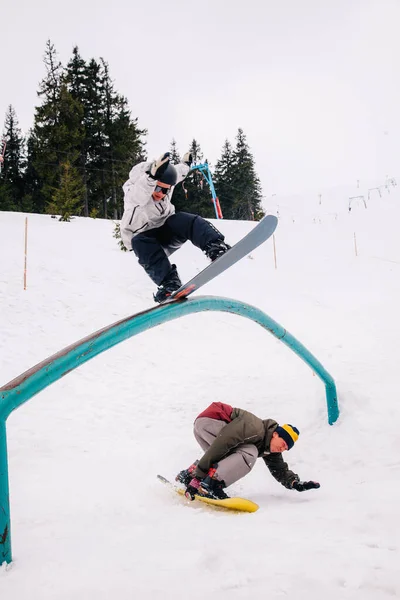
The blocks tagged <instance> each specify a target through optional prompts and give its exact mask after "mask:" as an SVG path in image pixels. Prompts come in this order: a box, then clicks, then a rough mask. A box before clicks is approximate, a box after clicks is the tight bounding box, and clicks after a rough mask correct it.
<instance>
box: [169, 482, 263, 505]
mask: <svg viewBox="0 0 400 600" xmlns="http://www.w3.org/2000/svg"><path fill="white" fill-rule="evenodd" d="M157 478H158V479H159V480H160V481H162V482H163V483H166V484H167V485H169V486H170V487H171V488H172V489H173V490H174V491H175V492H177V493H178V494H179V495H180V496H184V495H185V490H183V489H182V488H180V487H178V486H176V485H174V484H173V483H171V482H170V481H168V479H165V477H163V476H162V475H157ZM194 498H195V500H198V501H199V502H204V504H209V505H210V506H218V507H219V508H225V509H227V510H236V511H238V512H256V510H258V509H259V508H260V507H259V506H258V504H256V503H255V502H252V501H251V500H247V499H246V498H225V500H213V499H212V498H204V497H203V496H195V497H194Z"/></svg>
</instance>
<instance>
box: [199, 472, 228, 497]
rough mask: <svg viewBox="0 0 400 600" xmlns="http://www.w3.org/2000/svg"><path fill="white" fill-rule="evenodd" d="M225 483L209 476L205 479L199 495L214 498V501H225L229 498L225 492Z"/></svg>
mask: <svg viewBox="0 0 400 600" xmlns="http://www.w3.org/2000/svg"><path fill="white" fill-rule="evenodd" d="M224 487H226V486H225V481H218V479H213V478H212V477H210V476H209V475H207V477H205V478H204V479H203V480H202V482H201V484H200V487H199V489H198V492H197V493H198V495H199V496H203V497H205V498H212V499H213V500H225V499H226V498H229V496H228V494H226V493H225V492H224Z"/></svg>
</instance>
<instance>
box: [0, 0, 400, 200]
mask: <svg viewBox="0 0 400 600" xmlns="http://www.w3.org/2000/svg"><path fill="white" fill-rule="evenodd" d="M0 7H1V10H0V22H1V25H2V27H1V47H2V58H1V63H0V65H1V83H0V86H1V94H0V118H1V119H2V120H4V115H5V112H6V109H7V106H8V104H12V105H13V106H14V108H15V109H16V111H17V115H18V118H19V121H20V125H21V128H22V130H23V131H24V132H27V130H28V129H29V127H31V125H32V123H33V113H34V106H35V104H36V103H37V96H36V92H37V89H38V83H39V81H40V80H41V79H42V78H43V77H44V75H45V70H44V65H43V61H42V58H43V54H44V49H45V43H46V40H47V39H51V40H52V42H53V43H54V44H55V47H56V49H57V51H58V53H59V58H60V60H61V61H62V62H63V64H66V63H67V61H68V60H69V58H70V56H71V53H72V48H73V46H74V45H77V46H78V47H79V49H80V52H81V55H82V56H83V58H84V59H86V60H87V59H90V58H91V57H95V58H99V57H100V56H102V57H104V58H105V59H106V60H107V61H108V63H109V65H110V71H111V76H112V77H113V79H114V81H115V87H116V89H117V91H118V92H120V93H121V94H123V95H125V96H126V97H127V98H128V100H129V104H130V108H131V110H132V115H133V116H134V117H138V119H139V126H141V127H143V128H147V129H148V133H149V134H148V137H147V150H148V154H149V157H150V158H152V157H155V156H158V155H159V154H161V153H162V152H164V151H165V150H166V149H168V148H169V145H170V142H171V140H172V138H173V137H174V138H175V139H176V141H177V144H178V149H179V150H180V152H181V153H183V152H184V151H185V150H186V149H187V147H188V146H189V144H190V142H191V140H192V139H193V138H194V137H195V138H196V139H197V140H198V142H199V143H200V145H201V147H202V149H203V152H204V154H205V157H206V158H208V160H209V161H210V162H211V163H213V164H215V162H216V160H217V159H218V158H219V156H220V153H221V149H222V145H223V143H224V140H225V139H226V138H228V139H229V140H230V141H231V142H234V138H235V135H236V132H237V129H238V127H242V128H243V129H244V132H245V133H246V135H247V139H248V142H249V145H250V148H251V150H252V152H253V155H254V158H255V161H256V168H257V172H258V174H259V176H260V178H261V182H262V185H263V192H264V194H265V196H268V195H271V194H274V193H277V194H279V193H288V192H296V191H302V190H304V189H307V188H317V187H320V186H330V185H335V184H337V183H347V182H350V183H351V182H353V181H355V180H356V179H361V180H362V179H365V178H366V177H369V178H372V179H375V178H376V179H378V180H381V179H382V178H384V177H385V175H386V174H388V175H390V176H396V175H400V168H399V166H398V158H399V156H400V35H399V23H400V0H247V1H244V0H241V1H239V0H203V1H202V2H201V3H196V2H193V3H191V2H188V1H187V0H186V1H185V0H169V1H168V2H167V1H162V0H151V1H148V0H144V1H143V2H137V0H130V1H128V0H113V1H110V0H69V1H68V2H67V3H65V2H62V3H61V2H57V0H51V1H50V0H34V1H32V0H7V1H5V0H0Z"/></svg>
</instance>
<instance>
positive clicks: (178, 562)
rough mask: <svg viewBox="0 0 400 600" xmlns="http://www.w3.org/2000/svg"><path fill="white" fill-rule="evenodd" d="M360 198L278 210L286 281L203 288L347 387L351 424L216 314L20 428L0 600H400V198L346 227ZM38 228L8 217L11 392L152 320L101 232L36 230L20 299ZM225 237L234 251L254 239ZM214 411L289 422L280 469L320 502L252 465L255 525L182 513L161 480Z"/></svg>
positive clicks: (2, 375) (95, 375) (100, 373)
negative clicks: (50, 360)
mask: <svg viewBox="0 0 400 600" xmlns="http://www.w3.org/2000/svg"><path fill="white" fill-rule="evenodd" d="M389 191H390V192H391V193H390V194H389V193H388V192H389ZM348 195H349V194H348V193H347V192H346V193H344V192H343V191H340V190H338V191H337V192H336V200H335V201H334V200H333V196H334V194H333V195H332V198H331V202H330V203H327V202H326V203H325V202H324V200H325V197H324V196H323V199H322V202H321V203H320V204H319V203H318V201H317V198H309V199H308V201H305V203H298V204H296V203H294V202H293V200H292V201H286V203H285V202H281V206H280V208H279V213H280V224H279V226H278V229H277V232H276V235H275V242H276V253H277V268H275V264H274V255H273V244H272V241H269V242H267V243H266V244H264V245H263V246H262V247H260V248H259V249H257V250H256V251H255V252H254V253H252V255H251V258H246V259H244V260H242V261H241V262H240V263H238V264H237V265H236V266H235V267H233V268H232V269H231V270H230V271H228V272H226V273H225V274H223V275H221V276H220V277H219V278H218V279H216V280H215V281H214V282H212V283H210V284H208V285H207V286H206V287H205V288H203V289H202V290H201V294H202V295H203V294H209V295H219V296H226V297H232V298H237V299H239V300H242V301H245V302H249V303H251V304H254V305H256V306H257V307H258V308H260V309H261V310H263V311H265V312H266V313H267V314H269V315H270V316H271V317H273V318H274V319H275V320H277V321H278V322H279V323H280V324H281V325H283V326H284V327H286V328H287V329H288V330H289V331H290V332H291V333H292V334H293V335H294V336H296V337H297V338H298V339H299V340H300V341H301V342H302V343H303V344H304V345H305V346H306V347H307V348H308V349H309V350H310V351H311V352H313V353H314V354H315V355H316V357H317V358H318V359H319V360H320V361H321V362H322V364H323V365H324V366H325V368H326V369H327V370H328V371H329V372H330V373H331V375H332V376H333V377H334V378H335V381H336V383H337V388H338V394H339V403H340V409H341V417H340V419H339V421H338V422H337V423H336V424H335V425H334V426H332V427H330V426H329V425H328V423H327V415H326V403H325V390H324V386H323V384H322V383H321V381H320V380H319V379H318V378H317V377H315V376H314V375H313V373H312V372H311V371H310V369H309V368H308V367H307V366H306V365H305V364H304V363H303V362H302V361H301V360H300V359H299V358H298V357H297V356H295V355H294V354H293V353H292V352H290V350H289V349H288V348H286V347H285V346H284V345H283V344H281V343H280V342H279V341H277V340H276V339H275V338H274V337H272V336H270V335H269V334H268V333H267V332H266V331H265V330H263V329H262V328H261V327H259V326H257V325H256V324H254V323H252V322H251V321H248V320H247V319H242V318H240V317H238V316H234V315H228V314H224V313H207V314H206V313H203V314H197V315H192V316H188V317H184V318H182V319H178V320H176V321H172V322H169V323H167V324H164V325H162V326H160V327H157V328H156V329H153V330H151V331H148V332H145V333H142V334H140V335H138V336H135V337H134V338H132V339H130V340H128V341H126V342H124V343H122V344H120V345H119V346H117V347H115V348H113V349H112V350H109V351H107V352H105V353H103V354H101V355H100V356H98V357H96V358H95V359H93V360H91V361H89V362H88V363H87V364H85V365H84V366H83V367H81V368H79V369H77V370H75V371H74V372H72V373H71V374H69V375H68V376H66V377H64V378H63V379H61V380H60V381H58V382H57V383H55V384H53V385H52V386H50V387H49V388H47V389H46V390H44V391H43V392H42V393H40V394H39V395H37V396H36V397H34V398H33V399H32V400H31V401H29V402H28V403H26V404H25V405H23V406H22V407H20V408H19V409H18V410H17V411H15V412H14V413H12V415H11V416H10V418H9V419H8V446H9V470H10V488H11V489H10V493H11V518H12V536H13V554H14V562H13V564H12V565H11V566H8V567H6V565H5V564H4V565H3V567H2V568H0V597H1V598H2V599H3V598H4V599H7V600H25V599H28V598H29V600H39V599H40V600H48V599H52V600H64V599H65V600H66V599H70V598H77V599H84V600H92V599H93V600H103V599H109V598H110V597H113V598H116V599H117V598H118V600H128V599H129V600H130V599H132V598H141V599H144V600H158V599H160V600H161V599H162V600H167V599H168V600H169V599H171V600H172V599H174V600H175V599H177V598H187V597H189V598H190V599H191V600H200V599H203V598H204V597H214V596H215V597H218V598H219V599H220V600H228V599H229V600H231V599H235V600H236V599H238V600H239V599H240V600H241V599H243V600H244V599H247V598H250V597H264V596H265V597H268V598H283V597H288V596H289V595H291V596H293V597H296V598H301V599H302V598H307V600H320V598H321V597H324V598H325V599H328V600H330V599H332V600H333V599H335V600H337V599H338V598H340V599H342V600H354V599H361V598H362V599H363V600H372V599H374V600H375V599H376V600H378V599H379V600H381V599H385V598H393V597H398V596H400V581H399V567H398V565H399V549H400V526H399V510H398V495H399V491H400V490H399V488H400V484H399V472H400V444H399V442H400V433H399V432H400V416H399V412H400V411H399V402H398V400H399V392H398V371H399V364H400V361H399V342H398V340H399V336H400V325H399V317H398V312H399V306H400V240H399V235H398V223H399V217H400V194H399V192H398V190H397V187H393V186H392V187H391V189H390V190H386V191H385V193H384V194H382V197H378V195H377V194H376V197H375V198H371V199H370V201H369V202H368V207H367V209H365V208H364V207H363V205H362V204H360V203H357V205H354V207H353V209H352V211H351V212H349V211H348ZM275 200H276V199H275ZM276 203H277V204H278V203H279V202H278V201H277V202H276ZM305 207H308V209H306V208H305ZM275 208H276V207H275ZM24 221H25V215H23V214H15V213H4V212H3V213H0V256H1V263H0V333H1V335H0V382H1V385H3V384H5V383H7V382H8V381H9V380H11V379H12V378H14V377H15V376H17V375H19V374H20V373H21V372H23V371H25V370H26V369H28V368H29V367H31V366H33V365H34V364H36V363H38V362H40V361H41V360H43V359H44V358H46V357H47V356H49V355H51V354H53V353H55V352H57V351H58V350H60V349H62V348H64V347H65V346H67V345H69V344H70V343H73V342H74V341H76V340H77V339H80V338H82V337H84V336H86V335H88V334H89V333H91V332H93V331H95V330H97V329H99V328H101V327H103V326H105V325H107V324H109V323H112V322H114V321H116V320H118V319H121V318H123V317H125V316H127V315H130V314H132V313H136V312H139V311H141V310H143V309H145V308H147V307H149V306H152V305H153V303H152V298H151V294H152V291H153V290H154V286H153V284H152V282H151V281H150V280H149V279H148V278H147V276H146V275H145V273H144V272H143V271H142V270H141V268H140V267H139V266H138V265H137V262H136V259H135V257H134V256H133V255H132V254H131V253H122V252H121V251H120V250H119V249H118V246H117V245H116V241H115V240H114V239H113V237H112V231H113V223H112V222H106V221H102V220H91V219H83V218H76V219H74V220H73V221H72V222H71V223H60V222H58V221H56V220H55V219H51V218H50V217H49V216H39V215H28V273H27V290H26V291H24V289H23V263H24V252H23V251H24ZM218 226H219V227H220V228H221V230H222V231H223V232H224V233H225V234H226V238H227V241H228V242H229V243H232V242H235V241H236V240H238V239H239V238H240V237H241V236H243V235H244V234H245V233H246V232H247V231H249V229H250V228H251V227H252V226H253V224H252V223H249V222H230V221H223V222H221V223H218ZM355 245H356V246H357V254H358V255H357V256H356V253H355V247H356V246H355ZM174 260H175V262H176V263H177V264H178V267H179V271H180V274H181V277H182V278H183V279H187V278H189V277H191V276H192V275H193V274H194V273H196V272H197V271H198V270H199V269H201V268H203V267H204V266H205V265H206V264H207V260H206V258H205V257H204V256H203V255H202V254H201V252H199V251H198V250H197V249H196V248H194V247H192V246H190V245H188V244H186V245H185V246H184V247H183V248H182V249H181V250H179V252H178V253H176V255H175V256H174ZM214 400H219V401H224V402H229V403H230V404H232V405H234V406H240V407H242V408H246V409H248V410H251V411H253V412H254V413H256V414H257V415H258V416H260V417H262V418H268V417H272V418H275V419H277V420H278V421H280V422H289V423H292V424H295V425H296V426H297V427H298V428H299V429H300V431H301V436H300V439H299V441H298V443H297V444H296V445H295V447H294V448H293V450H291V451H290V452H289V453H287V454H286V456H285V458H286V459H287V461H288V463H289V465H290V467H291V468H292V469H294V470H295V471H296V472H298V473H299V475H300V477H301V478H302V479H316V480H318V481H320V482H321V488H320V489H319V490H316V491H310V492H305V493H303V494H299V493H297V492H294V491H289V490H286V489H285V488H283V487H282V486H280V485H279V484H278V483H277V482H276V481H275V480H274V479H273V478H272V477H271V475H270V474H269V472H268V470H267V469H266V468H265V466H264V464H263V462H262V461H258V462H257V465H256V467H255V468H254V470H253V471H252V473H251V474H250V475H249V476H248V477H246V478H244V479H242V480H241V481H240V482H238V483H237V484H235V485H234V486H232V487H231V488H230V490H229V491H230V493H231V494H237V495H242V496H245V497H248V498H251V499H252V500H254V501H255V502H257V503H258V504H259V505H260V510H259V511H258V512H257V513H255V514H252V515H236V514H230V513H225V512H216V511H214V510H212V509H209V508H204V507H203V506H197V505H193V504H189V503H186V502H185V501H184V500H182V499H181V498H179V497H178V496H175V495H173V494H171V493H170V492H169V490H168V489H166V488H165V487H164V486H162V485H161V484H160V483H159V482H158V481H157V479H156V474H157V473H162V474H164V475H165V476H167V477H170V478H172V477H173V476H174V474H175V473H176V472H177V471H178V470H180V469H181V468H184V467H186V466H187V465H188V464H190V462H192V461H193V460H194V459H195V458H196V457H197V456H199V449H198V447H197V445H196V442H195V440H194V438H193V436H192V429H191V427H192V422H193V420H194V418H195V417H196V415H197V414H198V413H199V412H200V411H201V410H203V409H204V408H205V407H206V406H207V405H208V404H209V403H210V402H212V401H214Z"/></svg>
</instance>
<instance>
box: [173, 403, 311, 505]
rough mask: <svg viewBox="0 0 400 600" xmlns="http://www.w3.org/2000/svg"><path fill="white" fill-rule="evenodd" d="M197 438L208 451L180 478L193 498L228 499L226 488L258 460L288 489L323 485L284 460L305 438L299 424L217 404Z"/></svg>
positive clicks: (203, 416) (198, 425)
mask: <svg viewBox="0 0 400 600" xmlns="http://www.w3.org/2000/svg"><path fill="white" fill-rule="evenodd" d="M194 436H195V438H196V440H197V442H198V443H199V444H200V446H201V448H202V449H203V451H204V454H203V456H202V458H201V459H200V460H198V461H196V462H194V463H193V464H192V465H191V466H190V467H189V468H188V469H184V470H183V471H180V473H178V475H177V476H176V481H179V482H181V483H182V484H183V485H184V486H185V487H186V496H187V497H188V498H190V499H192V500H193V499H194V496H195V495H200V496H206V497H209V498H219V499H222V498H228V497H229V496H228V495H227V494H226V493H225V491H224V489H225V488H226V487H229V486H230V485H232V483H234V482H235V481H238V480H239V479H241V478H242V477H244V476H245V475H247V474H248V473H250V471H251V469H252V468H253V467H254V465H255V462H256V459H257V458H262V459H263V460H264V462H265V464H266V465H267V467H268V469H269V471H270V473H271V475H273V476H274V477H275V479H276V480H277V481H279V483H281V484H282V485H283V486H284V487H286V488H288V489H293V490H297V491H298V492H303V491H305V490H310V489H316V488H319V487H320V484H319V483H317V482H315V481H300V478H299V476H298V475H297V474H296V473H294V472H293V471H291V470H290V469H289V467H288V465H287V464H286V463H285V461H284V460H283V458H282V452H284V451H286V450H290V449H291V448H293V445H294V443H295V442H296V441H297V439H298V437H299V430H298V429H297V428H296V427H294V426H293V425H288V424H286V425H282V426H280V425H278V423H277V422H276V421H274V420H273V419H265V420H262V419H259V418H258V417H256V416H255V415H253V414H252V413H251V412H248V411H247V410H243V409H241V408H233V407H232V406H229V404H224V403H222V402H213V403H212V404H211V405H210V406H209V407H208V408H206V410H204V411H203V412H202V413H200V414H199V416H198V417H197V418H196V420H195V422H194Z"/></svg>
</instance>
